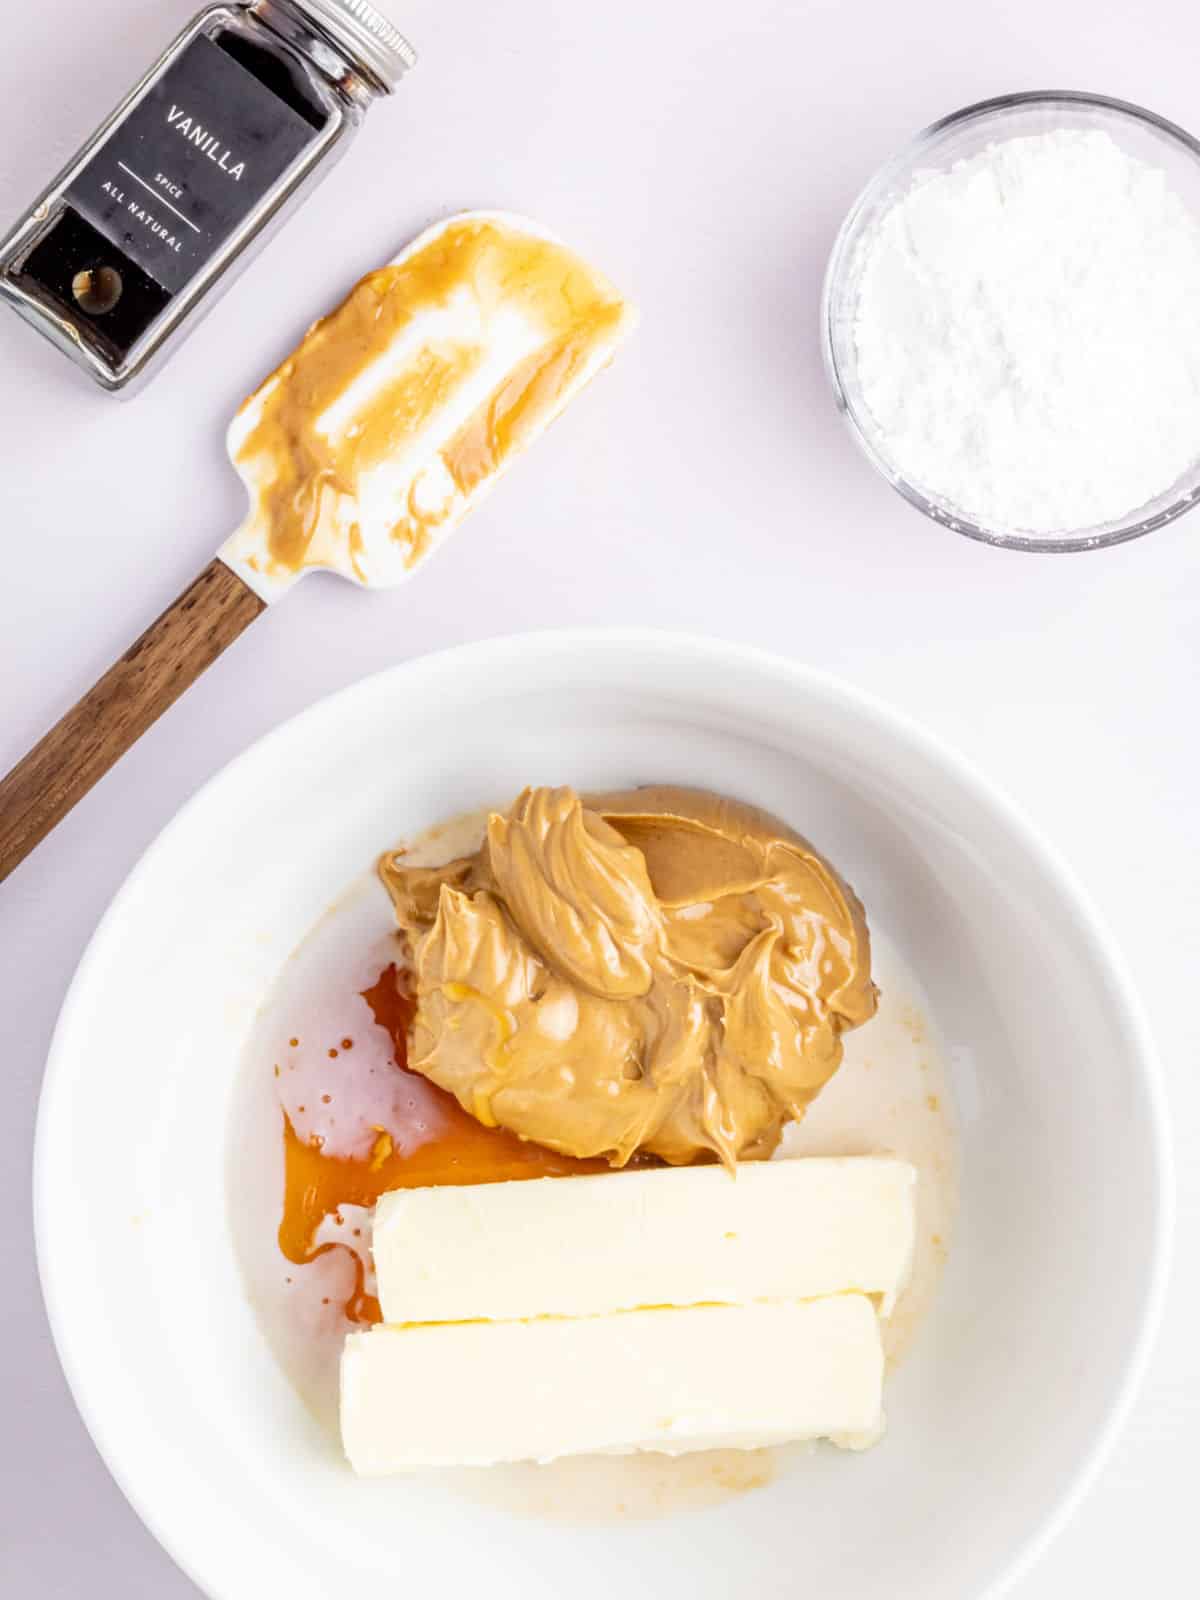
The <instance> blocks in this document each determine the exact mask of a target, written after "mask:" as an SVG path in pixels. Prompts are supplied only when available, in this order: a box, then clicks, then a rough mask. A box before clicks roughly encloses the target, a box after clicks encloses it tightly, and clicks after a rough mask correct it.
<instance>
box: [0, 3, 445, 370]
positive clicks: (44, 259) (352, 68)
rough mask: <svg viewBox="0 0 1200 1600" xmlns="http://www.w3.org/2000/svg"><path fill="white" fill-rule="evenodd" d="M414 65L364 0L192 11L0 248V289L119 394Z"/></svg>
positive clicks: (186, 327) (212, 296)
mask: <svg viewBox="0 0 1200 1600" xmlns="http://www.w3.org/2000/svg"><path fill="white" fill-rule="evenodd" d="M414 59H415V56H414V53H413V50H412V48H411V46H410V45H409V44H408V43H407V41H406V40H405V39H404V38H403V37H402V35H401V34H400V33H398V32H397V30H396V29H395V28H394V27H393V26H392V24H391V23H390V22H388V21H387V20H386V18H384V17H383V16H381V15H380V13H379V12H377V11H376V10H375V9H374V8H373V7H372V6H370V5H368V4H367V3H366V0H232V3H227V4H221V5H210V6H208V7H207V8H206V9H205V10H204V11H202V12H201V13H200V14H199V15H198V16H197V17H195V18H194V19H193V21H192V22H191V23H190V24H189V26H188V27H186V28H185V29H184V31H183V32H182V33H181V34H180V35H179V37H178V38H177V39H176V40H175V41H174V43H173V44H171V45H170V46H169V47H168V49H167V50H166V51H165V53H164V54H163V55H162V56H161V58H160V59H159V60H158V61H157V62H156V63H155V64H154V66H152V67H151V68H150V70H149V72H148V73H147V74H146V75H145V77H143V78H142V80H141V81H140V82H139V83H138V84H137V85H135V87H134V88H133V89H132V90H131V91H130V93H129V94H128V95H127V96H126V98H125V99H124V100H123V101H122V103H121V104H120V105H119V106H118V107H117V108H116V110H115V111H114V112H113V113H112V115H111V116H110V117H109V118H108V119H107V121H106V122H105V123H104V124H103V125H102V126H101V127H100V128H99V129H97V131H96V133H95V134H94V135H93V136H92V138H91V139H90V140H89V141H88V142H87V144H86V145H85V146H84V147H83V149H82V150H80V151H79V152H78V154H77V155H75V156H74V157H73V158H72V159H71V161H70V162H69V163H68V164H67V166H66V167H65V168H64V169H63V171H62V172H61V173H60V174H59V175H58V177H57V178H56V179H55V180H54V182H53V183H52V184H51V185H50V187H49V188H48V189H47V190H46V192H45V193H44V194H43V195H41V196H40V198H39V199H38V200H37V202H36V203H35V204H34V205H33V206H32V207H31V209H30V210H29V212H28V213H27V214H26V215H25V216H23V217H22V218H21V219H20V220H19V221H18V222H17V224H16V225H15V227H14V228H13V229H12V230H11V231H10V232H9V234H8V235H7V237H6V238H5V239H3V240H2V241H0V295H2V296H3V297H4V298H5V299H7V300H8V301H9V302H10V303H11V304H12V305H13V306H14V307H15V308H16V309H17V311H19V312H20V314H21V315H22V316H23V317H25V318H26V320H27V321H29V322H31V323H32V324H33V325H34V327H35V328H37V329H38V330H39V332H41V333H43V334H44V335H45V336H46V337H47V338H49V339H51V340H52V341H53V342H54V343H55V344H56V345H58V347H59V348H60V349H62V350H63V351H65V352H66V354H67V355H69V356H70V357H71V358H72V359H73V360H74V361H76V362H78V364H79V365H80V366H82V367H83V368H84V369H85V370H86V371H87V372H89V373H90V374H91V376H92V377H93V378H94V379H95V380H96V381H97V382H98V383H99V384H101V385H102V386H103V387H104V388H105V389H109V390H126V391H128V390H129V389H130V388H131V387H134V386H136V385H137V384H139V383H140V382H141V381H143V380H144V379H145V378H146V377H147V376H148V374H149V373H150V372H151V371H152V370H153V368H154V367H156V366H157V365H158V363H159V362H160V361H162V360H163V359H164V358H165V356H166V355H167V353H168V351H169V350H170V348H171V347H172V346H173V345H174V344H176V343H177V342H178V341H179V340H180V339H181V338H183V337H184V335H185V334H186V333H187V332H189V331H191V329H192V328H194V327H195V325H196V323H197V322H198V321H199V319H200V315H201V313H202V312H203V311H204V310H207V309H209V308H210V307H211V306H212V305H213V304H214V303H215V301H216V300H217V298H218V296H219V294H220V293H222V292H223V291H224V290H225V289H227V288H228V287H229V286H230V284H231V283H232V281H233V279H234V277H235V276H236V274H237V272H238V271H240V270H241V269H242V268H243V267H244V266H246V265H247V264H248V263H249V261H250V260H251V259H252V257H253V256H254V255H255V253H256V252H257V251H258V250H259V249H260V248H261V246H262V245H263V244H265V243H266V241H267V239H268V238H269V237H270V235H271V233H272V232H273V231H274V229H275V227H276V226H278V224H279V223H280V222H281V221H283V219H284V217H285V216H286V215H287V214H288V213H289V212H290V211H291V209H292V208H293V207H294V206H296V205H297V204H298V203H299V202H300V201H301V200H302V199H303V198H304V196H305V195H306V194H307V193H308V191H309V190H310V189H311V188H313V187H314V186H315V185H316V183H318V182H319V181H320V179H321V178H322V177H324V176H325V174H326V173H327V172H328V170H329V168H330V167H331V166H332V165H333V162H334V161H335V160H336V158H337V157H338V156H340V155H341V154H342V153H343V151H344V150H345V148H346V146H347V144H348V142H349V140H350V139H351V138H352V137H353V136H354V134H355V133H356V132H357V131H358V128H359V126H360V125H361V123H362V120H363V118H364V116H365V115H366V112H367V108H368V107H369V106H370V104H371V102H372V101H373V100H374V99H375V98H376V97H377V96H379V95H383V94H389V93H391V91H392V90H393V89H394V88H395V87H396V84H397V83H398V82H399V80H400V78H401V77H402V76H403V74H404V72H405V71H406V70H407V68H408V67H410V66H411V65H412V63H413V61H414Z"/></svg>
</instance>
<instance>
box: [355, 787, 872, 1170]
mask: <svg viewBox="0 0 1200 1600" xmlns="http://www.w3.org/2000/svg"><path fill="white" fill-rule="evenodd" d="M380 872H381V875H382V877H383V881H384V883H385V884H386V886H387V888H388V890H389V891H390V893H391V895H392V899H393V902H394V904H395V908H396V917H397V921H398V923H399V926H400V928H401V930H402V932H403V935H404V936H405V938H406V939H407V941H408V943H409V946H410V951H411V956H412V959H413V965H414V970H415V975H416V986H417V1012H416V1019H415V1024H414V1029H415V1031H414V1048H413V1050H412V1052H411V1054H410V1057H409V1065H410V1067H412V1068H415V1070H416V1071H418V1072H422V1073H424V1074H425V1075H426V1076H427V1077H429V1078H431V1079H432V1080H433V1081H434V1082H435V1083H437V1084H439V1085H440V1086H441V1087H442V1088H443V1089H447V1090H449V1091H450V1092H451V1093H452V1094H454V1095H455V1096H456V1097H457V1098H458V1100H459V1102H460V1104H461V1105H463V1106H464V1107H465V1108H466V1109H467V1110H468V1111H470V1112H471V1113H472V1114H473V1115H474V1116H476V1117H477V1118H478V1119H479V1120H480V1121H481V1122H484V1123H487V1124H489V1125H499V1126H501V1127H505V1128H509V1129H511V1130H512V1131H513V1132H515V1133H517V1134H519V1135H521V1137H523V1138H526V1139H530V1140H533V1141H535V1142H536V1143H538V1144H541V1145H546V1146H548V1147H549V1148H550V1149H552V1150H557V1151H560V1152H563V1153H564V1154H567V1155H572V1156H598V1155H603V1156H606V1157H607V1158H608V1160H609V1161H611V1162H612V1164H613V1165H614V1166H622V1165H624V1164H625V1163H626V1162H627V1161H628V1160H629V1159H630V1158H631V1157H632V1156H633V1155H634V1154H635V1153H637V1152H638V1151H644V1152H647V1153H649V1154H652V1155H656V1156H660V1157H661V1158H663V1159H664V1160H666V1161H668V1162H672V1163H683V1162H689V1161H692V1160H695V1159H696V1158H697V1157H699V1156H703V1155H704V1154H706V1153H711V1154H715V1155H716V1156H718V1157H719V1158H720V1159H721V1160H722V1161H724V1162H725V1163H727V1164H729V1165H732V1164H733V1163H734V1162H736V1161H738V1160H739V1159H746V1158H753V1157H757V1156H766V1155H769V1154H770V1153H771V1151H772V1150H773V1149H774V1148H775V1146H776V1144H777V1143H778V1141H779V1138H780V1134H781V1133H782V1130H783V1126H784V1124H785V1123H786V1122H787V1121H789V1120H791V1119H795V1118H799V1117H802V1116H803V1115H804V1110H805V1108H806V1106H807V1105H808V1104H809V1102H810V1101H811V1100H812V1099H813V1097H814V1096H815V1095H816V1094H817V1093H818V1091H819V1090H820V1089H821V1087H822V1085H823V1084H824V1083H826V1082H827V1081H828V1079H829V1078H830V1077H831V1076H832V1074H833V1073H834V1072H835V1071H836V1069H837V1067H838V1065H839V1063H840V1061H841V1058H842V1044H841V1035H842V1033H843V1031H844V1030H845V1029H847V1028H853V1027H856V1026H858V1024H859V1023H862V1022H865V1021H867V1020H868V1018H870V1017H871V1016H873V1015H874V1012H875V1003H876V991H875V988H874V985H873V984H872V982H871V970H870V969H871V959H870V941H869V937H868V933H867V925H866V919H865V917H864V914H863V910H862V906H861V905H860V904H859V902H858V900H857V898H856V897H855V895H854V892H853V890H851V889H850V888H849V886H848V885H847V884H846V883H844V882H843V881H842V879H841V878H840V877H839V876H838V874H837V873H836V872H835V871H834V869H833V867H831V866H830V864H829V863H828V862H827V861H825V860H824V859H823V858H822V857H821V856H820V855H818V854H817V852H816V851H815V850H814V849H813V847H812V846H811V845H810V844H808V843H807V842H806V841H805V840H804V839H802V838H801V837H800V836H799V835H798V834H796V833H793V832H792V831H791V829H789V828H787V827H786V826H784V824H782V823H780V822H778V821H776V820H775V819H774V818H772V817H769V816H767V815H766V814H765V813H764V812H761V811H758V810H756V809H754V808H753V807H751V806H747V805H743V804H741V803H739V802H736V801H732V800H725V799H721V798H719V797H717V796H714V795H711V794H707V793H704V792H701V791H697V790H688V789H678V788H665V787H664V788H650V789H641V790H633V791H629V792H627V793H617V794H609V795H599V796H593V797H591V798H589V799H588V800H587V801H586V802H584V801H581V800H580V798H579V796H578V795H577V794H576V793H575V792H574V791H573V790H571V789H568V788H562V789H526V790H525V791H524V793H523V794H521V795H520V796H519V797H518V799H517V800H516V802H515V803H514V805H513V806H512V808H511V810H510V811H509V812H508V813H507V814H505V815H500V814H494V815H492V816H491V817H490V819H489V821H488V826H487V834H486V838H485V840H484V842H483V845H482V846H481V848H480V850H479V851H478V853H477V854H475V855H473V856H468V857H463V858H461V859H459V860H457V861H452V862H450V863H449V864H448V865H447V866H444V867H440V868H419V867H406V866H405V864H404V858H403V856H400V855H395V856H385V857H384V858H383V861H382V862H381V864H380Z"/></svg>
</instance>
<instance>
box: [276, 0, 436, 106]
mask: <svg viewBox="0 0 1200 1600" xmlns="http://www.w3.org/2000/svg"><path fill="white" fill-rule="evenodd" d="M293 4H295V5H297V6H298V7H299V9H300V10H302V11H305V12H307V13H308V15H309V16H310V17H311V18H312V19H313V21H314V22H316V23H317V24H318V25H319V26H320V27H321V28H322V30H323V31H324V32H325V33H327V34H328V35H329V37H330V39H332V40H333V42H334V43H335V44H339V45H341V46H342V48H343V49H344V50H346V51H348V52H349V53H350V54H351V55H352V56H353V57H354V59H355V61H356V62H358V63H361V64H362V65H363V66H364V67H366V68H368V70H369V71H370V72H371V74H372V75H373V76H374V77H375V78H377V79H378V80H379V82H380V83H381V84H382V85H383V87H384V88H385V89H387V90H389V91H390V90H392V89H394V88H395V87H396V85H397V84H398V83H399V82H400V79H401V78H402V77H403V76H404V74H405V73H406V72H407V71H408V69H409V67H411V66H412V65H413V63H414V62H415V61H416V59H417V52H416V51H415V50H414V49H413V47H412V45H410V44H409V42H408V40H407V39H406V38H405V37H404V35H403V34H402V33H401V32H400V30H399V28H397V27H395V26H394V25H393V24H392V23H391V22H389V21H388V19H387V18H386V17H385V16H383V15H381V13H380V12H378V11H376V9H375V7H374V6H372V5H368V4H367V0H293Z"/></svg>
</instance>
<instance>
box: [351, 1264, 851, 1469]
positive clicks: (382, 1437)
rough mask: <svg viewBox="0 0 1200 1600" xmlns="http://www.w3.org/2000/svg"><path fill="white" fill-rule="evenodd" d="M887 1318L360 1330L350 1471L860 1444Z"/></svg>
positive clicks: (631, 1317)
mask: <svg viewBox="0 0 1200 1600" xmlns="http://www.w3.org/2000/svg"><path fill="white" fill-rule="evenodd" d="M882 1386H883V1352H882V1348H881V1345H880V1338H879V1319H878V1317H877V1315H876V1313H875V1307H874V1305H873V1304H872V1302H871V1301H870V1300H868V1299H867V1298H866V1297H865V1296H864V1295H860V1294H841V1295H830V1296H827V1297H826V1298H824V1299H821V1300H806V1301H801V1302H798V1301H791V1302H785V1303H781V1304H762V1305H744V1306H692V1307H689V1308H686V1309H661V1308H660V1309H655V1310H647V1311H628V1312H623V1313H621V1314H619V1315H616V1316H605V1317H582V1318H578V1319H571V1318H566V1319H556V1318H547V1319H542V1320H537V1321H533V1322H501V1323H495V1322H468V1323H443V1324H441V1325H439V1326H427V1327H404V1328H398V1327H387V1326H383V1327H378V1328H374V1329H372V1330H370V1331H369V1332H365V1333H352V1334H350V1335H349V1337H348V1338H347V1340H346V1345H345V1349H344V1351H343V1354H342V1393H341V1413H342V1442H343V1445H344V1447H345V1451H346V1456H347V1459H348V1460H349V1462H350V1465H351V1466H352V1467H353V1468H354V1470H355V1472H357V1473H360V1474H362V1475H363V1476H367V1477H380V1476H383V1475H385V1474H387V1473H391V1472H407V1471H411V1470H413V1469H416V1468H423V1467H449V1466H492V1465H495V1464H496V1463H499V1462H503V1461H553V1460H555V1459H556V1458H557V1457H559V1456H568V1455H596V1454H602V1455H627V1454H630V1453H632V1452H634V1451H638V1450H656V1451H661V1452H663V1453H664V1454H667V1455H683V1454H686V1453H687V1452H689V1451H692V1450H712V1449H720V1448H725V1449H751V1448H755V1447H757V1446H759V1445H767V1444H779V1443H782V1442H784V1441H785V1440H788V1439H829V1438H831V1439H834V1440H835V1442H837V1443H840V1444H844V1445H848V1446H850V1447H854V1448H861V1447H864V1446H866V1445H869V1444H873V1443H874V1442H875V1440H876V1439H877V1438H878V1437H879V1434H880V1432H881V1430H882V1417H883V1412H882Z"/></svg>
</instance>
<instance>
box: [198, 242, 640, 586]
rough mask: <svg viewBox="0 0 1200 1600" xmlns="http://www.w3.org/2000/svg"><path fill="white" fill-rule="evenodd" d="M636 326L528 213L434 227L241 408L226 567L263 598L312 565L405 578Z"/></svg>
mask: <svg viewBox="0 0 1200 1600" xmlns="http://www.w3.org/2000/svg"><path fill="white" fill-rule="evenodd" d="M632 322H633V312H632V309H631V307H630V306H629V305H628V304H627V302H626V301H624V300H623V299H622V298H621V296H620V295H619V294H618V293H617V292H616V290H615V289H614V288H613V287H612V285H611V284H610V283H609V282H608V281H607V280H606V279H605V278H604V277H602V276H601V274H600V273H598V272H596V271H595V270H594V269H593V268H592V267H590V266H589V265H588V264H587V263H586V262H585V261H583V260H582V259H581V258H580V257H579V256H577V255H576V254H575V253H574V252H573V251H571V250H568V249H567V248H566V246H565V245H562V244H560V243H559V242H558V241H557V240H556V239H553V238H551V237H550V236H549V235H547V234H545V233H544V232H543V231H541V230H540V229H538V228H537V227H535V226H534V225H533V224H532V223H528V222H525V221H524V220H523V219H521V218H518V217H509V216H505V215H501V214H497V213H489V212H466V213H463V214H462V215H460V216H457V217H451V218H449V219H448V220H447V221H445V222H443V223H439V224H438V225H437V226H436V227H434V228H431V229H429V231H428V232H427V233H424V234H422V235H421V237H420V238H419V239H417V240H415V241H414V242H413V244H411V245H410V246H409V247H408V249H407V250H405V251H404V252H403V253H402V254H401V255H400V256H398V257H397V259H396V260H395V261H393V262H392V263H391V264H390V265H388V266H386V267H382V268H381V269H380V270H379V271H377V272H372V273H369V274H368V276H367V277H365V278H364V279H363V280H362V282H361V283H359V284H358V285H357V286H356V287H355V288H354V289H353V290H352V291H351V293H350V294H349V296H348V297H347V298H346V299H345V300H344V301H343V303H342V304H341V305H340V306H338V307H337V309H336V310H335V311H333V312H331V313H330V315H329V316H327V317H325V318H324V319H323V320H322V321H320V322H318V323H316V324H315V325H314V326H313V327H312V328H311V329H310V330H309V332H308V333H307V334H306V336H305V338H304V339H303V341H302V342H301V344H300V345H299V346H298V347H297V349H296V350H295V351H293V353H292V354H291V355H290V356H289V357H288V359H287V360H286V361H285V362H284V363H283V365H282V366H281V367H279V368H278V370H277V371H275V372H274V373H272V375H271V376H270V377H269V378H268V379H267V380H266V382H265V383H263V384H262V385H261V386H260V388H259V389H258V390H256V392H255V393H254V394H253V395H251V396H250V398H249V399H248V400H247V401H246V403H245V405H243V407H242V408H241V410H240V411H239V412H238V414H237V416H236V417H235V418H234V421H233V424H232V426H231V428H230V431H229V453H230V456H231V458H232V460H233V463H234V466H235V467H236V468H237V469H238V471H239V473H240V474H241V476H242V478H243V479H244V481H245V483H246V486H247V488H248V490H249V491H250V497H251V509H250V513H249V515H248V517H247V519H246V521H245V522H244V524H243V525H242V527H241V528H240V529H239V530H238V532H237V533H236V534H234V535H233V537H232V538H231V539H230V540H228V541H227V543H226V544H225V546H224V547H223V548H222V550H221V557H222V559H223V560H224V561H226V562H227V564H228V565H230V566H232V567H233V568H234V570H235V571H236V572H238V573H239V574H240V575H241V576H242V577H244V578H245V579H246V581H247V582H248V583H249V584H250V585H251V587H252V588H254V589H256V590H258V592H259V593H260V594H264V596H265V597H266V598H268V599H270V598H273V596H274V594H275V593H277V592H280V591H281V590H282V589H284V588H286V587H287V586H288V585H289V584H290V583H291V582H293V581H294V580H295V578H296V577H297V576H298V575H299V574H300V573H302V572H304V571H306V570H307V569H309V568H313V567H323V568H327V569H330V570H332V571H335V572H339V573H341V574H342V576H343V577H348V578H352V579H354V580H356V581H357V582H359V583H363V584H367V585H370V586H386V585H389V584H394V583H398V582H400V581H401V580H402V579H403V578H405V577H406V576H407V575H408V573H409V572H410V571H411V569H412V568H413V566H414V565H415V564H416V563H417V562H418V561H420V560H421V559H422V557H424V556H425V555H426V553H427V552H428V551H429V550H430V549H431V548H432V546H433V545H434V544H435V543H437V542H438V541H440V540H441V539H442V538H444V537H445V535H446V534H447V533H449V532H450V531H451V529H452V528H454V527H455V526H457V524H458V523H459V522H460V521H461V519H462V517H463V516H464V515H465V513H466V512H467V511H468V510H469V509H470V507H471V505H472V504H473V503H474V501H475V500H476V499H477V498H478V497H479V495H480V494H481V493H482V492H483V491H484V490H485V489H486V488H487V487H488V486H489V485H490V484H491V483H492V482H493V481H494V480H495V479H496V478H497V477H498V476H499V475H500V473H501V472H503V471H504V470H505V468H506V467H507V466H508V465H509V463H510V461H511V460H512V459H513V457H514V456H515V455H517V454H518V453H519V452H520V451H521V450H523V449H524V448H525V447H526V446H527V445H528V444H530V443H531V442H532V441H533V439H535V438H536V437H537V435H538V434H539V433H540V432H541V431H542V429H543V428H544V427H545V426H546V425H547V423H549V422H550V421H552V420H553V418H554V417H556V416H557V415H558V413H559V412H560V411H561V410H562V409H563V407H564V406H565V405H566V404H567V402H568V401H569V400H570V398H571V396H572V395H573V394H574V393H575V392H576V391H577V390H578V389H579V388H580V387H581V386H582V385H583V384H584V383H585V382H586V381H587V379H588V378H589V377H591V375H592V374H593V373H594V372H595V371H596V370H597V369H598V368H599V367H601V366H603V365H604V364H605V363H606V362H607V361H608V360H610V359H611V357H612V355H613V352H614V350H615V349H616V347H617V345H618V344H619V343H620V341H621V339H622V338H623V337H624V335H625V333H626V332H627V331H628V330H629V328H630V327H631V326H632Z"/></svg>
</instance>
